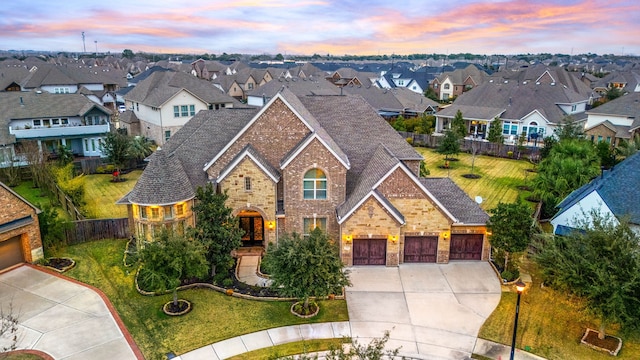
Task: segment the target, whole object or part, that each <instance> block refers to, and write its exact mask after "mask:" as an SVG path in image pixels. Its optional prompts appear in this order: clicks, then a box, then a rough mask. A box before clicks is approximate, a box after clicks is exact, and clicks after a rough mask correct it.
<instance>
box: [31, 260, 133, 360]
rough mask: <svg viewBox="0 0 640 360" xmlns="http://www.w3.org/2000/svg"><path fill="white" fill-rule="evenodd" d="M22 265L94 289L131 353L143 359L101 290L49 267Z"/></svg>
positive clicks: (114, 309)
mask: <svg viewBox="0 0 640 360" xmlns="http://www.w3.org/2000/svg"><path fill="white" fill-rule="evenodd" d="M23 266H28V267H30V268H32V269H35V270H38V271H41V272H43V273H47V274H49V275H53V276H57V277H59V278H61V279H64V280H67V281H70V282H72V283H75V284H78V285H82V286H84V287H86V288H89V289H91V290H93V291H95V292H96V294H98V295H99V296H100V298H102V301H104V303H105V305H106V306H107V308H108V309H109V312H110V313H111V316H112V317H113V319H114V320H115V321H116V324H117V325H118V327H119V328H120V331H121V332H122V335H123V336H124V338H125V340H127V343H128V344H129V347H130V348H131V351H133V353H134V354H135V356H136V358H138V359H139V360H144V359H145V358H144V355H143V354H142V351H141V350H140V348H139V347H138V345H137V344H136V342H135V341H134V340H133V337H132V336H131V334H130V333H129V330H127V328H126V327H125V326H124V322H123V321H122V319H121V318H120V315H118V312H117V311H116V308H115V307H114V306H113V304H112V303H111V301H110V300H109V298H108V297H107V295H105V294H104V293H103V292H102V290H100V289H98V288H97V287H95V286H91V285H89V284H85V283H83V282H81V281H78V280H76V279H73V278H70V277H68V276H64V275H62V274H59V273H57V272H55V271H53V270H50V269H47V268H43V267H41V266H37V265H33V264H24V265H23Z"/></svg>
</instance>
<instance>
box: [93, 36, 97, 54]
mask: <svg viewBox="0 0 640 360" xmlns="http://www.w3.org/2000/svg"><path fill="white" fill-rule="evenodd" d="M93 42H94V43H96V57H98V40H93Z"/></svg>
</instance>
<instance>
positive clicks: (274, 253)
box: [263, 228, 350, 313]
mask: <svg viewBox="0 0 640 360" xmlns="http://www.w3.org/2000/svg"><path fill="white" fill-rule="evenodd" d="M263 264H264V266H265V269H266V270H267V272H268V273H269V274H270V275H271V279H272V280H273V283H272V285H271V286H272V287H273V288H274V289H277V290H278V292H280V293H281V294H282V295H284V296H290V297H295V298H298V299H301V300H302V302H303V309H304V311H305V313H308V312H309V298H310V297H312V296H316V297H325V296H328V295H329V294H335V293H336V292H337V291H339V290H340V289H342V287H344V286H348V285H350V282H349V277H348V274H347V273H346V272H345V270H344V264H343V263H342V260H341V259H340V252H339V250H338V245H337V244H335V243H334V242H333V241H332V240H330V239H329V236H328V235H327V234H326V233H325V232H323V231H322V230H320V229H319V228H315V229H314V230H312V231H311V234H309V236H304V237H302V236H300V235H299V234H297V233H293V234H290V235H289V234H285V235H284V236H282V237H281V238H280V239H279V241H278V244H277V245H274V244H273V243H272V244H270V246H269V249H268V251H267V253H266V255H265V257H264V262H263Z"/></svg>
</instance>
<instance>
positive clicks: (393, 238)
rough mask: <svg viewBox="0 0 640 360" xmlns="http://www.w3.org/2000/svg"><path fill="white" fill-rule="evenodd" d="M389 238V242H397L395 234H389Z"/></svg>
mask: <svg viewBox="0 0 640 360" xmlns="http://www.w3.org/2000/svg"><path fill="white" fill-rule="evenodd" d="M389 240H391V242H392V243H393V244H395V243H397V242H398V237H397V236H396V235H389Z"/></svg>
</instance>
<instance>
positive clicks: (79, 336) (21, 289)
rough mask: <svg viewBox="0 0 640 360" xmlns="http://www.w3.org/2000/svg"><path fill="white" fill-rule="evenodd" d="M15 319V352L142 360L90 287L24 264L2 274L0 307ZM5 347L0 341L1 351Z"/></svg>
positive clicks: (104, 302) (71, 358)
mask: <svg viewBox="0 0 640 360" xmlns="http://www.w3.org/2000/svg"><path fill="white" fill-rule="evenodd" d="M10 305H11V306H12V308H13V314H14V315H17V316H18V333H17V335H18V343H17V347H18V349H35V350H40V351H43V352H45V353H47V354H49V355H51V356H52V357H53V358H55V359H65V360H75V359H78V360H80V359H98V360H99V359H105V360H106V359H143V358H144V357H143V356H142V353H141V352H140V350H139V349H138V347H137V346H136V345H135V343H134V342H133V340H132V338H131V335H130V334H129V333H128V331H127V330H126V328H125V327H124V325H123V323H122V321H121V320H120V318H119V316H118V314H117V313H116V312H115V310H114V308H113V306H112V305H111V303H110V302H109V301H108V299H106V297H105V296H104V295H103V294H102V293H101V292H99V290H96V289H95V288H92V287H90V286H88V285H85V284H82V283H79V282H76V281H74V280H71V279H67V278H64V277H61V276H60V275H58V274H56V273H53V272H50V271H46V270H42V269H40V268H38V267H36V266H32V265H22V266H19V267H17V268H14V269H11V270H9V271H6V272H3V273H0V308H1V309H2V310H3V311H4V312H5V313H7V312H8V311H9V306H10ZM8 344H9V340H8V339H7V338H5V337H2V338H0V347H2V346H6V345H8Z"/></svg>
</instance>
